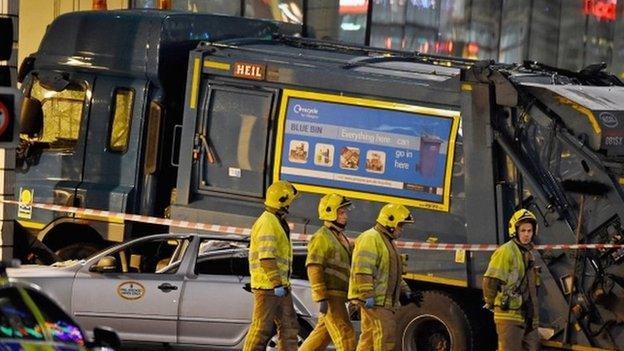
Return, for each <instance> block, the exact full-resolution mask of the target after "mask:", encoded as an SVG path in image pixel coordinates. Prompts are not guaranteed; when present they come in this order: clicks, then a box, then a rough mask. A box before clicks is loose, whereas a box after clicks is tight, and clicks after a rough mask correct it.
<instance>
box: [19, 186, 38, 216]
mask: <svg viewBox="0 0 624 351" xmlns="http://www.w3.org/2000/svg"><path fill="white" fill-rule="evenodd" d="M34 197H35V194H34V191H33V190H32V189H28V188H26V189H25V188H20V197H19V202H20V204H19V206H18V208H17V217H18V218H26V219H31V218H32V203H33V198H34Z"/></svg>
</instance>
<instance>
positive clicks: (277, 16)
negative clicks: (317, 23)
mask: <svg viewBox="0 0 624 351" xmlns="http://www.w3.org/2000/svg"><path fill="white" fill-rule="evenodd" d="M245 17H252V18H265V19H273V20H278V21H282V22H288V23H296V24H302V23H303V1H302V0H291V1H286V0H245Z"/></svg>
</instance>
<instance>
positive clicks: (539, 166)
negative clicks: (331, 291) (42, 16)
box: [170, 36, 624, 350]
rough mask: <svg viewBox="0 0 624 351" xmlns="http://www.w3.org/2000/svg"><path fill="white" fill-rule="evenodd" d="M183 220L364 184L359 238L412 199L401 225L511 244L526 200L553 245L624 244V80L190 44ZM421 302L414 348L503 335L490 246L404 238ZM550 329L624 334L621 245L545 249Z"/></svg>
mask: <svg viewBox="0 0 624 351" xmlns="http://www.w3.org/2000/svg"><path fill="white" fill-rule="evenodd" d="M188 67H189V72H188V76H187V79H186V81H187V94H186V101H185V105H184V119H183V122H182V125H181V126H180V129H181V133H180V136H179V138H178V139H179V140H180V141H181V142H180V151H179V165H178V176H177V183H176V184H177V185H176V196H175V199H174V201H173V202H172V205H171V206H170V210H171V216H172V218H176V219H182V220H186V221H189V222H208V223H220V224H227V225H236V226H240V227H250V226H251V225H252V223H253V221H254V219H255V216H256V215H257V214H258V213H259V211H261V209H262V198H263V195H264V192H265V190H266V187H267V186H268V185H269V184H270V183H271V182H272V181H275V180H277V179H283V180H288V181H290V182H292V183H293V184H295V186H296V187H297V188H298V189H299V190H301V192H302V196H301V199H299V200H298V201H297V202H296V203H295V204H293V206H291V209H290V214H289V219H290V220H291V221H292V222H293V224H294V230H295V231H297V232H299V233H312V232H313V231H314V230H315V229H316V228H317V227H318V226H319V225H320V223H319V221H318V220H316V208H317V207H316V206H317V203H318V199H319V196H321V195H322V194H325V193H329V192H339V193H341V194H344V195H345V196H347V197H349V198H351V199H352V200H353V203H354V209H353V210H352V211H351V213H350V215H349V224H348V230H349V232H350V235H351V236H352V237H355V236H357V234H358V233H359V232H361V231H362V230H365V229H366V228H369V227H370V226H372V225H373V224H374V221H375V219H376V216H377V213H378V211H379V209H380V207H381V206H383V205H384V204H385V203H386V202H394V203H401V204H404V205H406V206H408V207H410V208H411V209H412V213H413V215H414V219H415V223H414V224H413V225H411V226H409V227H408V229H406V231H405V233H404V234H403V238H402V240H405V241H418V242H429V243H448V244H490V245H497V244H502V243H504V242H505V241H507V240H508V239H509V238H508V233H507V224H508V220H509V218H510V216H511V214H512V213H513V212H514V211H515V210H517V209H518V208H527V209H530V210H531V211H533V212H534V213H535V214H536V216H537V217H538V228H539V229H538V234H537V239H536V240H537V242H538V243H540V244H564V245H565V244H576V243H616V244H617V243H622V240H623V239H622V229H621V224H620V223H621V220H620V217H621V216H623V215H624V212H623V211H624V202H623V197H622V196H623V195H624V193H623V192H622V187H621V184H620V183H621V182H622V175H623V173H622V172H623V171H624V168H623V166H624V164H622V160H623V158H622V156H624V144H623V142H624V130H623V129H621V127H622V125H621V124H620V123H624V120H621V118H623V117H624V115H623V114H622V112H621V110H622V107H623V106H622V105H621V104H622V101H624V99H622V98H623V97H624V88H622V82H621V81H620V80H619V79H618V78H617V77H615V76H613V75H611V74H609V73H607V72H605V71H604V68H605V67H604V66H603V65H594V66H590V67H587V68H586V69H584V70H582V71H580V72H572V71H566V70H562V69H557V68H554V67H548V66H546V65H543V64H540V63H537V62H526V63H523V64H521V65H510V64H497V63H493V62H488V61H484V62H474V61H469V60H463V59H458V58H449V57H436V56H427V55H420V54H417V53H406V52H399V51H389V50H381V49H375V48H367V47H360V46H350V45H346V44H344V43H329V42H324V41H316V40H312V39H306V38H294V37H287V36H281V37H277V38H273V39H271V40H258V39H244V40H242V39H241V40H237V39H235V40H231V41H225V42H213V43H209V44H206V45H201V46H199V47H198V48H197V49H196V50H194V51H193V52H192V53H191V54H190V56H189V64H188ZM403 252H404V253H406V254H407V256H408V260H407V272H406V274H405V276H404V278H405V279H406V281H407V282H408V283H409V284H410V285H411V287H412V288H413V289H419V290H422V291H423V294H424V301H423V303H422V306H421V307H416V306H415V305H411V306H407V307H404V308H402V309H401V310H400V311H399V313H398V315H397V318H398V322H399V327H398V330H399V336H400V339H401V342H400V347H402V348H403V349H404V350H432V349H435V350H481V349H488V348H494V347H495V346H494V345H492V344H491V342H492V340H494V339H495V337H494V335H493V329H494V328H493V325H492V324H491V323H492V322H491V320H492V317H491V315H488V314H487V313H488V312H486V311H484V310H483V309H482V308H481V306H482V305H483V302H482V301H483V300H482V297H481V294H482V293H481V290H480V288H481V281H482V277H483V273H484V271H485V269H486V268H487V263H488V260H489V257H490V255H491V251H478V250H472V251H465V250H461V249H460V250H453V251H426V250H409V249H408V250H404V251H403ZM536 256H537V261H538V263H537V265H538V266H540V267H541V272H542V273H541V287H540V299H541V303H540V323H541V324H540V326H541V327H540V330H539V331H540V336H541V337H542V339H543V343H544V345H547V346H551V347H561V348H578V347H581V348H582V349H618V348H621V347H622V346H623V345H624V334H623V332H624V329H623V328H622V327H623V326H622V321H623V319H622V318H623V317H624V291H623V290H622V289H623V288H624V279H623V278H624V276H623V273H624V272H623V270H622V265H621V262H622V259H623V258H624V250H622V249H617V248H615V249H608V250H602V251H586V250H583V251H580V252H577V251H575V250H567V251H565V250H564V251H562V250H559V251H554V250H548V251H543V252H539V253H538V254H537V255H536Z"/></svg>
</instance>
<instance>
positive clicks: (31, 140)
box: [15, 72, 96, 229]
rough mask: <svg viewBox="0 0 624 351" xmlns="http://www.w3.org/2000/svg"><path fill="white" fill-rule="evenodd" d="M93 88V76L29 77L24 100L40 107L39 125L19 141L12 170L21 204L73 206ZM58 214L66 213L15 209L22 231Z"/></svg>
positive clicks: (48, 75) (36, 227) (37, 225)
mask: <svg viewBox="0 0 624 351" xmlns="http://www.w3.org/2000/svg"><path fill="white" fill-rule="evenodd" d="M95 84H96V82H95V78H94V76H93V75H88V74H83V73H75V72H74V73H69V72H58V73H51V72H37V74H36V75H33V76H31V77H30V79H29V81H28V83H27V85H26V89H25V95H26V96H28V97H30V98H32V99H36V100H37V101H39V102H40V103H41V109H42V112H43V124H42V126H41V130H40V132H39V133H38V134H37V135H33V136H31V137H27V136H25V135H22V136H21V143H20V152H18V159H17V164H18V167H17V168H16V171H15V194H18V196H19V199H20V201H22V202H24V203H29V202H31V201H32V202H35V203H47V204H57V205H63V206H74V205H75V204H76V187H77V186H78V184H79V183H80V182H81V181H82V171H83V165H84V154H85V146H86V139H87V138H86V136H87V129H88V126H89V116H90V110H91V105H92V100H93V99H92V93H93V89H94V87H95ZM61 215H66V214H64V213H59V212H51V211H46V210H41V209H36V208H31V207H28V206H26V207H20V208H19V209H18V212H17V219H18V220H19V221H20V223H21V224H22V225H23V226H25V227H28V228H33V229H41V228H43V227H44V226H45V225H47V224H48V223H50V222H52V221H53V220H54V219H55V218H56V217H58V216H61Z"/></svg>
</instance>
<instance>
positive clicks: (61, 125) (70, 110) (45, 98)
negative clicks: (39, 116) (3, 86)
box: [30, 80, 87, 150]
mask: <svg viewBox="0 0 624 351" xmlns="http://www.w3.org/2000/svg"><path fill="white" fill-rule="evenodd" d="M30 95H31V97H32V98H35V99H37V100H39V101H40V102H41V109H42V110H43V128H42V131H41V133H40V135H38V136H36V137H34V138H31V139H30V140H31V141H35V142H38V143H42V144H43V147H44V148H50V149H69V150H71V149H73V148H74V146H75V145H76V141H77V140H78V136H79V133H80V125H81V123H82V114H83V111H84V106H85V103H86V99H85V98H86V95H87V93H86V84H76V83H71V84H69V85H68V86H67V87H66V88H65V89H64V90H61V91H54V90H48V89H46V88H45V87H44V86H43V85H42V84H41V83H40V82H39V81H38V80H35V81H34V83H33V86H32V89H31V91H30Z"/></svg>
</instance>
